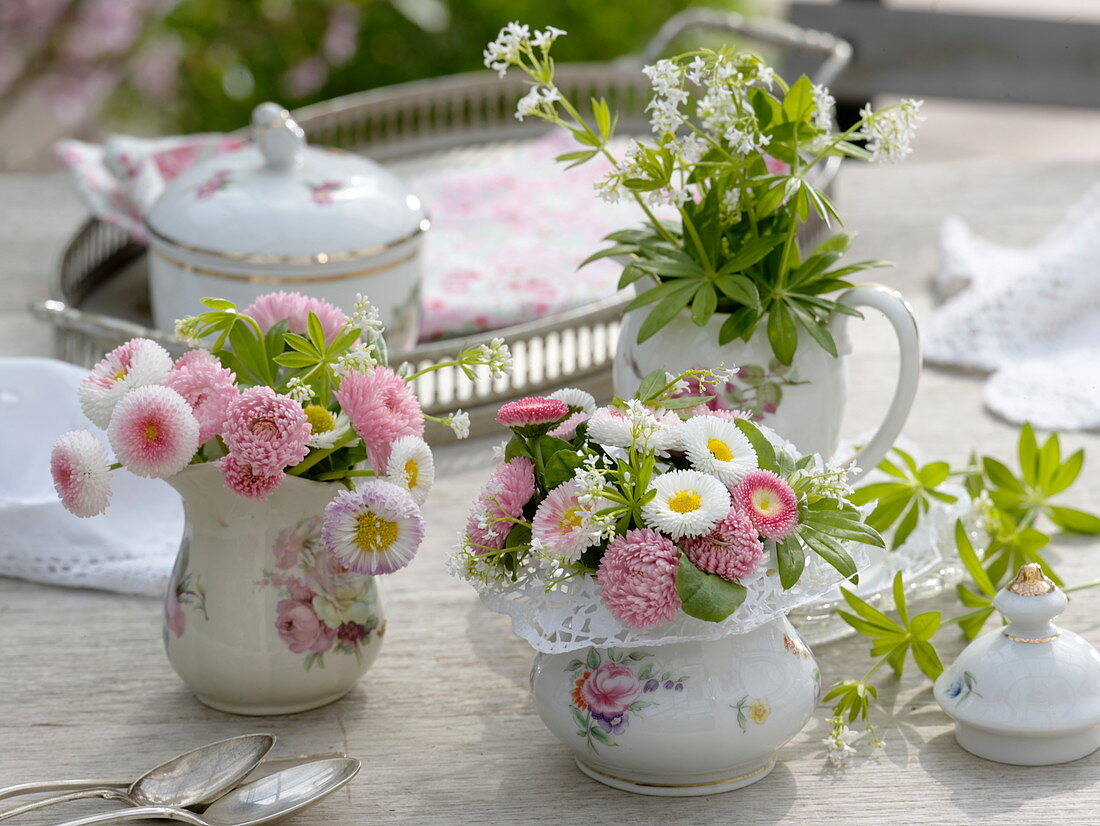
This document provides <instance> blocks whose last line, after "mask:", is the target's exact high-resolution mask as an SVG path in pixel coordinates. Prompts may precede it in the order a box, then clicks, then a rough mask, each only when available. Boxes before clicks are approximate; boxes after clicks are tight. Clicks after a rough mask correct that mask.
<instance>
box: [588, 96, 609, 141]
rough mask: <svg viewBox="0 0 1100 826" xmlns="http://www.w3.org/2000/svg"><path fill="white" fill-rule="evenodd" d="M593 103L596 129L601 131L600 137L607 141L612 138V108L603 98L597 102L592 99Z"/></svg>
mask: <svg viewBox="0 0 1100 826" xmlns="http://www.w3.org/2000/svg"><path fill="white" fill-rule="evenodd" d="M590 100H591V103H592V117H593V118H595V120H596V127H597V128H598V129H599V130H600V137H601V138H603V139H604V140H605V141H606V140H607V139H608V138H609V137H610V136H611V107H610V106H608V105H607V101H606V100H604V99H603V98H600V99H599V100H597V99H596V98H590Z"/></svg>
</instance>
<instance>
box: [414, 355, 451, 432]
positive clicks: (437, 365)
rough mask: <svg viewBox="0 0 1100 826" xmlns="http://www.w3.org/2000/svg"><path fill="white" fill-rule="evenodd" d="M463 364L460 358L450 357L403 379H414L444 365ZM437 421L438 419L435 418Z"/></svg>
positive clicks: (440, 368)
mask: <svg viewBox="0 0 1100 826" xmlns="http://www.w3.org/2000/svg"><path fill="white" fill-rule="evenodd" d="M462 364H463V362H462V359H452V360H450V361H441V362H439V364H431V365H428V366H427V367H425V368H424V369H423V370H417V371H416V372H415V373H413V374H412V375H411V376H409V377H408V378H406V379H405V382H406V383H411V382H414V381H416V380H417V379H418V378H420V377H421V376H425V375H427V374H428V373H434V372H435V371H436V370H442V369H443V368H444V367H461V366H462ZM437 421H438V420H437Z"/></svg>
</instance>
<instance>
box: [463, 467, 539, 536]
mask: <svg viewBox="0 0 1100 826" xmlns="http://www.w3.org/2000/svg"><path fill="white" fill-rule="evenodd" d="M534 495H535V466H534V464H533V463H532V462H531V460H530V459H528V458H527V457H526V456H517V457H516V458H515V459H512V460H511V461H508V462H505V463H504V464H502V465H501V466H500V467H498V468H497V469H496V470H495V471H493V475H492V476H490V477H489V481H488V482H486V483H485V487H484V488H483V489H482V491H481V494H480V495H479V496H478V500H477V502H476V503H475V504H474V508H473V510H472V511H471V513H470V516H469V518H467V520H466V537H467V538H468V539H469V542H470V544H471V546H472V548H473V552H474V553H475V554H482V553H485V552H486V551H489V550H493V549H496V548H502V547H504V540H505V539H507V537H508V533H509V531H511V530H512V528H513V526H514V524H515V523H513V522H512V521H511V520H512V519H517V518H519V516H520V515H521V514H522V513H523V507H524V505H526V504H527V503H528V502H530V501H531V497H532V496H534Z"/></svg>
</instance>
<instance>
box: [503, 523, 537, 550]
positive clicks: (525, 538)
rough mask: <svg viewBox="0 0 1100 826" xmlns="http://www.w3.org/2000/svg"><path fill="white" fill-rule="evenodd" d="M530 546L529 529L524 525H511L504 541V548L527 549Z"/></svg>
mask: <svg viewBox="0 0 1100 826" xmlns="http://www.w3.org/2000/svg"><path fill="white" fill-rule="evenodd" d="M530 545H531V529H530V528H529V527H527V526H526V525H513V526H512V530H510V531H508V537H507V538H506V539H505V540H504V547H505V548H527V547H529V546H530Z"/></svg>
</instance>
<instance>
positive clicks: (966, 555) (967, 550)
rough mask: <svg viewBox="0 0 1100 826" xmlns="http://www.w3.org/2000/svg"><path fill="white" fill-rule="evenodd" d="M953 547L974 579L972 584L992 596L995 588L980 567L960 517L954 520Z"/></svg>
mask: <svg viewBox="0 0 1100 826" xmlns="http://www.w3.org/2000/svg"><path fill="white" fill-rule="evenodd" d="M955 549H956V551H957V553H958V554H959V559H961V560H962V562H963V565H965V566H966V570H967V571H968V572H969V574H970V578H971V579H973V580H974V584H975V585H977V586H978V588H980V589H981V591H982V593H983V594H985V595H986V596H988V597H992V596H994V595H995V594H996V593H997V589H996V587H995V586H994V585H993V581H992V580H991V579H990V578H989V574H987V573H986V572H985V568H983V567H982V563H981V562H980V561H979V560H978V555H977V553H975V552H974V546H973V545H972V544H971V543H970V537H969V536H967V535H966V526H965V525H963V522H962V520H961V519H956V520H955Z"/></svg>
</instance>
